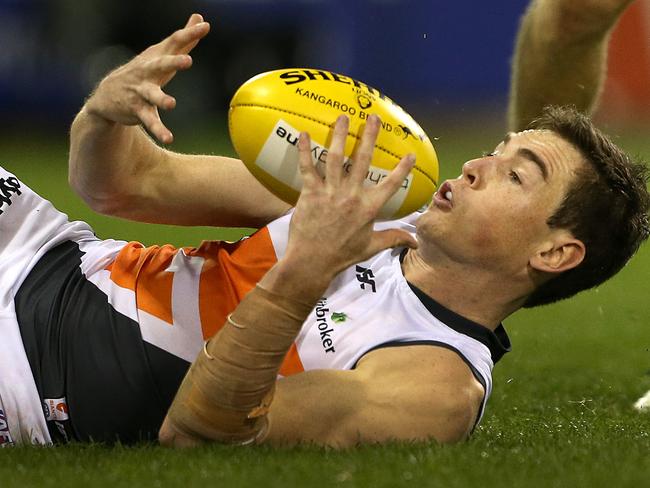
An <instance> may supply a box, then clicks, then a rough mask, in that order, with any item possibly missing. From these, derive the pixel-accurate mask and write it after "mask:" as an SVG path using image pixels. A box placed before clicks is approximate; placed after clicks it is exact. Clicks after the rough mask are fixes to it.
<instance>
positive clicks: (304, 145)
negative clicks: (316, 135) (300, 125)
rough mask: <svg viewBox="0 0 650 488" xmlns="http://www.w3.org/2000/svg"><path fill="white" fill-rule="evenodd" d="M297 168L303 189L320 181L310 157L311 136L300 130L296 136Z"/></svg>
mask: <svg viewBox="0 0 650 488" xmlns="http://www.w3.org/2000/svg"><path fill="white" fill-rule="evenodd" d="M298 169H299V170H300V176H302V186H303V189H304V188H309V187H311V186H313V185H316V184H318V183H320V182H321V181H322V180H321V177H320V175H319V174H318V172H317V171H316V168H315V167H314V161H313V160H312V158H311V138H310V137H309V134H307V133H306V132H301V133H300V136H299V137H298Z"/></svg>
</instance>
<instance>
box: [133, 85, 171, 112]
mask: <svg viewBox="0 0 650 488" xmlns="http://www.w3.org/2000/svg"><path fill="white" fill-rule="evenodd" d="M136 91H137V93H138V95H140V97H141V98H143V99H144V100H145V101H147V102H148V103H149V104H150V105H155V106H156V107H158V108H161V109H163V110H171V109H173V108H174V107H176V99H175V98H174V97H172V96H171V95H168V94H166V93H165V92H164V91H163V90H162V88H160V87H159V86H158V85H156V84H155V83H143V84H141V85H138V87H137V88H136Z"/></svg>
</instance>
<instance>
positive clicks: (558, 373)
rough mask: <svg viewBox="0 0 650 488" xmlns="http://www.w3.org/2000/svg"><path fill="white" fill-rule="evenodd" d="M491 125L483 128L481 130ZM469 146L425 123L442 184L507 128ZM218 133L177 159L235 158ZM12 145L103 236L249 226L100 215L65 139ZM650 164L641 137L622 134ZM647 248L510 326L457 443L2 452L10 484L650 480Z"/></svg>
mask: <svg viewBox="0 0 650 488" xmlns="http://www.w3.org/2000/svg"><path fill="white" fill-rule="evenodd" d="M479 128H481V129H480V130H478V129H479ZM472 129H473V130H471V131H470V132H471V137H465V136H463V135H462V134H461V132H460V130H458V129H455V128H453V127H447V128H444V129H443V128H437V127H433V128H429V131H430V134H431V135H432V136H436V137H438V138H439V139H438V140H437V142H436V145H437V148H438V150H439V156H440V159H441V163H442V177H443V178H447V177H452V176H455V175H456V174H457V173H458V170H459V166H460V163H461V162H462V161H464V160H466V159H468V158H469V157H472V156H473V155H475V154H477V153H480V152H481V151H485V150H491V149H492V146H493V145H494V143H495V141H496V140H497V139H498V138H499V137H501V134H500V130H493V129H491V128H490V127H489V126H487V128H485V127H484V126H483V125H482V124H477V125H476V126H474V127H473V128H472ZM221 133H222V131H221V130H220V128H214V129H211V130H204V131H196V132H194V133H193V134H192V135H189V134H177V140H178V141H179V142H178V146H176V148H177V149H179V150H184V151H201V152H215V153H219V152H224V151H230V149H229V146H228V143H227V141H226V140H225V139H224V137H223V136H222V135H220V134H221ZM32 136H33V137H31V138H30V139H25V138H23V137H14V138H9V137H6V136H4V137H2V139H0V158H2V161H1V163H0V164H3V165H4V166H5V167H6V168H8V169H10V170H12V171H14V172H16V173H17V174H18V175H19V176H21V178H22V179H23V180H24V181H26V182H27V183H28V184H30V185H31V186H32V187H33V188H35V189H36V190H38V191H40V192H41V193H42V194H43V195H44V196H46V197H48V198H50V199H51V200H52V201H53V202H54V203H55V204H56V205H57V206H58V207H59V208H61V209H63V210H65V211H66V212H68V213H69V214H70V216H71V217H73V218H80V219H85V220H87V221H89V222H90V223H91V224H92V225H93V226H94V228H95V230H96V231H97V233H98V235H100V236H104V237H109V236H110V237H119V238H124V239H137V240H142V241H144V242H147V243H154V242H159V241H169V242H172V243H175V244H184V245H185V244H187V245H190V244H192V245H193V244H197V243H198V242H199V241H200V240H201V239H205V238H212V239H213V238H224V237H225V238H235V237H236V236H238V235H241V233H242V231H240V230H235V231H229V232H224V231H222V230H220V229H207V228H200V229H184V228H177V227H164V226H147V225H138V224H130V223H125V222H122V221H115V220H111V219H105V218H101V217H99V216H97V215H94V214H92V212H90V211H88V210H86V209H84V208H83V207H82V206H81V204H80V201H79V200H78V199H77V198H76V197H74V196H73V195H72V193H71V192H70V191H69V190H68V189H67V186H66V175H65V161H66V142H67V141H66V140H65V134H64V133H62V134H61V137H60V138H58V139H52V138H49V137H45V138H39V137H37V136H36V135H32ZM620 142H621V144H622V145H623V146H624V147H626V148H627V149H629V150H630V151H632V152H635V153H640V154H643V155H645V156H646V158H647V159H650V139H647V138H646V139H645V140H644V137H643V134H642V133H639V134H637V135H634V134H632V133H630V134H628V135H626V136H625V137H621V138H620ZM649 278H650V248H649V247H647V246H646V247H644V248H643V249H642V250H641V251H640V253H639V254H638V255H637V256H636V258H635V259H634V260H633V261H632V262H631V263H630V264H629V265H628V266H627V267H626V268H625V269H624V270H623V271H622V272H621V273H620V274H619V275H618V276H617V277H615V278H614V279H612V280H611V281H610V282H608V283H607V284H605V285H603V286H601V287H599V288H598V289H596V290H593V291H590V292H587V293H583V294H582V295H580V296H578V297H576V298H575V299H573V300H571V301H567V302H565V303H560V304H558V305H554V306H550V307H543V308H540V309H537V310H531V311H522V312H519V313H518V314H516V315H515V316H513V317H512V318H510V319H508V320H507V321H506V324H505V325H506V328H507V329H508V331H509V333H510V336H511V339H512V342H513V352H512V353H510V354H508V355H507V356H506V357H505V358H504V359H503V360H502V361H501V363H499V365H498V366H497V367H496V369H495V388H494V392H493V395H492V398H491V401H490V403H489V405H488V409H487V412H486V415H485V418H484V421H483V423H482V425H481V426H480V427H479V428H478V430H477V431H476V433H475V434H474V436H473V438H472V439H471V440H470V441H469V442H467V443H463V444H460V445H455V446H448V447H439V446H436V445H433V444H425V445H422V444H420V445H398V444H396V445H388V446H383V447H373V446H365V447H362V448H359V449H355V450H350V451H344V452H335V451H331V450H325V449H319V448H312V447H302V448H295V449H286V450H272V449H269V448H266V447H261V448H246V449H236V448H228V447H222V446H210V447H204V448H200V449H194V450H189V451H183V452H177V451H170V450H165V449H161V448H159V447H157V446H151V445H145V446H136V447H128V448H127V447H120V446H118V447H114V448H108V447H104V446H97V445H92V446H70V447H65V448H57V449H39V448H15V449H5V450H2V451H0V487H2V488H5V487H6V488H9V487H32V486H33V487H41V486H43V487H48V486H56V487H61V486H65V487H84V488H87V487H91V486H111V487H131V486H188V487H189V486H201V487H203V486H235V487H249V486H250V487H267V486H268V487H283V488H286V487H291V486H297V487H302V486H306V487H310V486H314V487H316V486H330V485H332V486H359V487H361V486H363V487H393V486H436V487H441V486H450V487H469V486H480V487H497V486H498V487H502V486H533V487H535V486H539V487H565V486H566V487H572V486H584V487H587V486H589V487H591V486H598V487H601V486H602V487H608V488H613V487H627V486H630V487H631V486H634V487H637V486H639V487H640V486H648V485H649V484H650V414H648V415H642V414H638V413H636V412H635V411H634V410H633V409H632V407H631V405H632V403H633V402H634V400H636V398H638V397H639V396H640V395H641V394H642V393H643V392H645V391H646V390H648V389H650V327H649V326H650V302H649V300H648V295H649V290H648V288H649V287H648V283H649V282H650V279H649Z"/></svg>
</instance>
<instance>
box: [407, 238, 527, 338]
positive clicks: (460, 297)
mask: <svg viewBox="0 0 650 488" xmlns="http://www.w3.org/2000/svg"><path fill="white" fill-rule="evenodd" d="M402 271H403V273H404V277H405V278H406V280H407V281H408V282H409V283H411V284H413V285H414V286H416V287H418V288H419V289H420V290H422V291H423V292H424V293H426V294H427V295H429V296H430V297H431V298H433V299H434V300H435V301H436V302H438V303H439V304H440V305H442V306H444V307H446V308H448V309H449V310H452V311H453V312H455V313H457V314H459V315H462V316H463V317H465V318H466V319H469V320H472V321H473V322H476V323H478V324H481V325H483V326H485V327H487V328H489V329H491V330H494V329H496V328H497V326H498V325H499V324H500V323H501V322H502V321H503V320H504V319H505V318H506V317H507V316H508V315H510V314H512V313H513V312H515V311H516V310H518V309H519V308H520V307H521V305H522V304H523V302H524V301H525V295H522V293H521V286H519V287H517V286H515V283H516V280H513V279H512V277H509V276H504V275H497V274H495V273H494V272H493V271H492V270H490V271H487V270H485V269H477V267H476V266H468V265H463V264H461V263H457V262H454V261H451V260H449V259H444V258H443V257H441V258H440V259H436V260H435V262H431V260H425V259H423V258H422V256H421V254H420V253H419V252H418V250H409V251H408V253H407V254H406V256H405V258H404V261H403V263H402ZM516 288H519V289H518V290H516Z"/></svg>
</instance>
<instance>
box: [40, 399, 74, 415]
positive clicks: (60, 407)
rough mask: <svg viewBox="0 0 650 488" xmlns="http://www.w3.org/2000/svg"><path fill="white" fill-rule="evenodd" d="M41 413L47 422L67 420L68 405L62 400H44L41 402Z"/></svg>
mask: <svg viewBox="0 0 650 488" xmlns="http://www.w3.org/2000/svg"><path fill="white" fill-rule="evenodd" d="M43 413H44V414H45V418H46V419H47V420H56V421H62V420H68V419H69V418H70V416H69V415H68V403H67V401H66V399H65V397H63V398H45V399H44V400H43Z"/></svg>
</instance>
